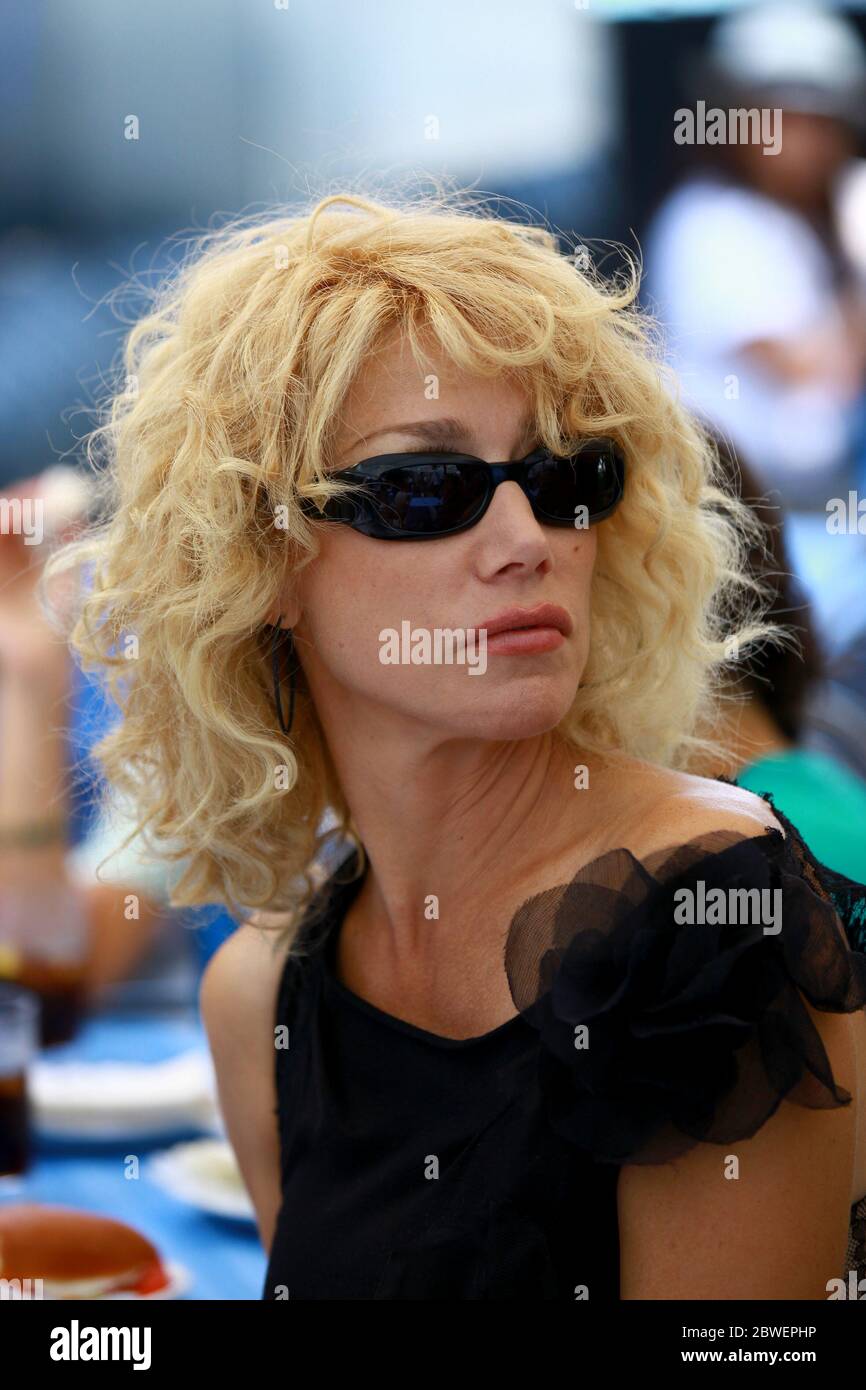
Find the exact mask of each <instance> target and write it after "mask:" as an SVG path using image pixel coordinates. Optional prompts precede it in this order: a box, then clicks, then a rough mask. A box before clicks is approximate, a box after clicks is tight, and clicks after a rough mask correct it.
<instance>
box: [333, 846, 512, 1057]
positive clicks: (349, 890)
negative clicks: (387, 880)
mask: <svg viewBox="0 0 866 1390" xmlns="http://www.w3.org/2000/svg"><path fill="white" fill-rule="evenodd" d="M349 859H355V860H356V859H357V851H353V852H352V854H351V855H350V856H349ZM345 862H346V863H348V862H349V861H348V860H347V861H345ZM342 867H343V866H341V870H342ZM366 875H367V869H366V866H365V870H364V873H363V874H361V875H359V876H358V877H357V878H353V879H351V880H350V881H349V882H337V883H336V884H335V885H334V888H333V891H332V894H331V896H330V899H329V902H328V906H327V909H326V912H325V924H324V937H323V942H322V948H321V953H320V959H321V964H322V976H323V979H324V983H325V989H326V991H327V993H328V994H329V995H330V997H331V998H332V999H336V1000H341V1001H342V1002H343V1003H344V1004H347V1005H349V1006H350V1007H352V1008H353V1009H356V1010H358V1011H360V1012H362V1013H364V1014H366V1015H367V1017H368V1018H371V1019H374V1020H376V1021H377V1022H378V1023H380V1024H382V1025H383V1027H386V1028H390V1029H392V1030H394V1031H395V1032H398V1033H403V1034H405V1035H406V1036H408V1037H411V1038H415V1039H417V1040H418V1041H419V1042H423V1043H427V1044H429V1046H431V1047H440V1048H444V1049H447V1050H452V1051H457V1050H463V1049H467V1048H475V1047H481V1045H482V1044H488V1045H495V1044H496V1043H497V1042H498V1041H499V1040H500V1039H505V1038H508V1037H510V1036H511V1034H512V1033H517V1032H519V1031H521V1030H524V1031H526V1032H527V1035H529V1033H530V1031H531V1030H530V1029H529V1026H528V1025H527V1023H526V1021H525V1019H524V1018H523V1016H522V1014H521V1013H520V1012H519V1011H518V1012H516V1013H514V1014H512V1016H511V1018H507V1019H506V1020H505V1022H504V1023H500V1024H499V1025H498V1026H497V1027H496V1028H491V1029H490V1030H489V1031H488V1032H486V1033H478V1034H476V1035H475V1036H474V1037H470V1038H449V1037H446V1036H445V1035H444V1034H443V1033H433V1032H431V1031H430V1029H428V1028H420V1027H419V1026H418V1025H417V1024H415V1023H410V1022H409V1021H408V1019H404V1018H398V1017H397V1015H396V1014H390V1013H387V1012H386V1011H385V1010H384V1009H380V1008H379V1007H378V1005H376V1004H372V1003H371V1002H370V1000H369V999H363V998H362V997H361V995H360V994H356V993H355V992H354V990H351V989H349V987H348V985H345V984H343V982H342V980H340V979H339V978H338V976H337V971H336V961H337V944H338V942H339V938H340V932H341V931H342V927H343V922H344V920H345V917H346V914H347V912H348V910H349V908H350V906H351V904H352V902H353V901H354V899H355V897H356V896H357V894H358V892H359V891H360V888H361V885H362V884H363V882H364V880H365V878H366Z"/></svg>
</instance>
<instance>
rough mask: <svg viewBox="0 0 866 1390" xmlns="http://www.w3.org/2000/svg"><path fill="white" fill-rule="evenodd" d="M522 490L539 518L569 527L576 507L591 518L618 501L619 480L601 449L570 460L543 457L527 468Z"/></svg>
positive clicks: (578, 455) (605, 450)
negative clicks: (524, 487)
mask: <svg viewBox="0 0 866 1390" xmlns="http://www.w3.org/2000/svg"><path fill="white" fill-rule="evenodd" d="M526 486H527V490H528V492H529V495H530V497H531V498H532V502H533V506H534V507H535V508H536V510H537V511H538V513H539V514H540V515H543V516H547V517H551V518H552V519H554V520H556V521H568V522H571V523H572V524H573V523H574V519H575V514H576V512H577V509H578V507H585V508H586V510H587V512H588V514H589V516H590V517H593V516H596V515H597V514H598V513H600V512H606V511H608V510H609V509H610V508H611V507H612V506H613V505H614V503H615V502H616V501H617V498H618V497H619V479H618V477H617V473H616V469H615V468H614V465H613V460H612V458H611V455H610V453H609V451H608V450H607V449H605V448H600V449H587V450H582V451H581V452H580V453H577V454H573V455H572V456H571V458H556V457H554V455H552V454H545V455H544V456H543V457H542V458H540V459H538V460H537V461H536V462H533V463H529V464H528V465H527V469H526Z"/></svg>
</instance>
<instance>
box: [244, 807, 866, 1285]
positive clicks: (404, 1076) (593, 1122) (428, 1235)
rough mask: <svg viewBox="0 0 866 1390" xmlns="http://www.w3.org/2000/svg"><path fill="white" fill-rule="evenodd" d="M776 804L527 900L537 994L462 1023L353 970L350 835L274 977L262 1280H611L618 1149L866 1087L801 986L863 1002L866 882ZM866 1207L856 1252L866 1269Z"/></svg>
mask: <svg viewBox="0 0 866 1390" xmlns="http://www.w3.org/2000/svg"><path fill="white" fill-rule="evenodd" d="M766 799H767V800H771V798H770V797H769V796H768V797H767V798H766ZM773 809H774V811H775V814H776V816H777V817H778V819H779V821H780V823H781V824H782V825H783V826H784V829H785V831H786V835H785V836H782V835H781V834H780V832H779V831H778V830H775V829H768V830H766V831H763V832H761V833H759V834H757V835H754V836H746V835H743V834H741V833H739V832H733V831H713V832H711V833H709V834H702V835H700V836H698V837H696V838H695V839H693V840H690V841H689V842H687V843H685V844H682V845H678V846H674V847H672V848H669V849H666V850H663V851H660V852H658V853H656V854H653V855H650V856H648V857H647V858H645V859H643V860H637V859H636V858H635V857H634V856H633V855H632V854H631V853H630V852H629V851H628V850H625V849H616V850H612V851H610V852H609V853H607V854H605V855H603V856H601V857H600V858H599V859H596V860H595V861H593V863H591V864H589V865H587V866H586V867H585V868H583V869H582V870H580V872H578V873H577V874H576V875H575V877H574V878H573V879H572V880H571V882H570V883H568V884H563V885H560V886H559V887H557V888H554V889H551V890H549V891H547V892H544V893H540V894H538V895H536V896H535V897H533V898H531V899H529V900H528V902H526V903H524V904H523V906H522V907H521V908H520V909H519V911H518V912H517V913H516V914H515V916H514V918H513V920H512V923H511V925H510V928H509V931H508V936H507V941H506V946H505V968H506V971H507V975H508V980H509V984H510V987H511V992H512V996H513V998H514V1002H515V1006H516V1008H517V1009H518V1013H517V1014H516V1015H515V1016H514V1017H513V1018H512V1019H510V1020H509V1021H507V1022H506V1023H504V1024H503V1025H502V1026H500V1027H499V1028H495V1029H493V1030H492V1031H491V1032H489V1033H485V1034H483V1035H481V1036H479V1037H473V1038H467V1039H460V1040H455V1039H449V1038H444V1037H440V1036H439V1035H438V1034H435V1033H431V1032H428V1031H426V1030H425V1029H423V1028H418V1027H416V1026H414V1025H413V1024H410V1023H407V1022H404V1021H402V1020H400V1019H398V1018H396V1017H393V1016H392V1015H390V1014H387V1013H384V1012H383V1011H382V1010H381V1009H378V1008H377V1007H375V1006H374V1005H373V1004H370V1003H368V1002H367V1001H365V1000H363V999H361V998H360V997H359V996H357V995H355V994H354V993H352V992H351V991H350V990H349V989H347V988H346V987H345V986H344V985H343V984H342V983H341V982H340V981H339V980H338V979H337V978H336V975H335V970H334V961H335V949H336V941H337V936H338V933H339V929H340V925H341V923H342V920H343V918H344V916H345V913H346V910H347V908H348V906H349V904H350V902H351V900H352V898H353V897H354V895H355V894H356V893H357V891H358V889H359V888H360V885H361V882H362V881H363V879H362V878H360V877H356V878H354V879H352V878H351V875H352V874H353V873H355V872H356V870H357V855H356V854H355V853H353V854H351V855H350V856H349V859H348V860H347V861H346V863H345V865H344V866H341V868H340V870H338V872H337V873H336V874H334V875H333V876H332V877H331V879H330V880H329V881H328V883H327V884H326V885H325V887H324V889H323V890H322V892H321V894H320V896H319V899H317V904H316V908H317V909H318V910H317V911H311V913H310V914H309V916H308V919H306V922H305V924H303V925H302V927H301V930H300V933H299V937H298V942H297V944H296V947H295V948H294V950H293V953H292V954H291V955H290V956H289V957H288V958H287V962H286V966H285V969H284V972H283V975H282V979H281V982H280V988H279V994H278V1001H277V1012H276V1023H277V1025H278V1027H280V1026H282V1027H283V1030H284V1033H285V1030H286V1029H287V1030H288V1034H287V1036H288V1046H280V1045H279V1042H280V1041H281V1040H284V1033H283V1034H280V1035H278V1046H277V1053H276V1059H277V1060H276V1082H277V1096H278V1106H277V1117H278V1122H279V1131H280V1144H281V1163H280V1166H281V1185H282V1196H283V1200H282V1206H281V1209H280V1212H279V1216H278V1220H277V1224H276V1229H275V1233H274V1238H273V1243H272V1247H271V1251H270V1258H269V1263H268V1269H267V1273H266V1276H265V1285H264V1290H263V1294H262V1297H263V1298H265V1299H280V1298H291V1299H406V1298H412V1299H452V1300H465V1299H510V1298H520V1299H526V1298H531V1299H567V1300H569V1301H575V1300H581V1299H585V1298H588V1299H590V1300H591V1301H592V1302H593V1303H598V1302H608V1303H609V1302H612V1301H615V1300H617V1299H618V1298H619V1230H618V1217H617V1200H616V1195H617V1182H618V1177H619V1171H620V1167H621V1165H622V1164H623V1163H625V1162H628V1163H659V1162H664V1161H666V1160H667V1159H669V1158H671V1157H673V1156H676V1155H677V1154H681V1153H683V1152H685V1151H686V1150H687V1149H689V1148H691V1147H692V1146H693V1145H694V1144H695V1143H697V1142H698V1141H699V1140H705V1141H707V1142H713V1143H719V1144H725V1145H731V1144H733V1143H736V1141H737V1140H741V1139H745V1138H748V1137H749V1136H750V1135H752V1134H754V1133H755V1132H756V1130H757V1129H758V1128H759V1127H760V1126H761V1125H762V1124H763V1123H764V1121H765V1120H766V1119H767V1118H769V1116H770V1115H771V1114H772V1113H773V1111H774V1110H775V1109H776V1108H777V1107H778V1105H779V1104H780V1103H782V1101H783V1099H784V1100H786V1101H788V1102H791V1103H795V1104H798V1105H806V1106H810V1107H836V1106H839V1105H843V1104H846V1103H850V1096H849V1094H848V1092H846V1091H845V1090H844V1089H843V1088H841V1087H839V1086H837V1085H836V1083H835V1081H834V1078H833V1076H832V1073H831V1069H830V1065H829V1060H828V1058H827V1055H826V1052H825V1050H824V1048H823V1046H822V1044H821V1040H820V1037H819V1035H818V1033H817V1031H816V1030H815V1028H814V1027H813V1025H812V1022H811V1020H810V1018H809V1015H808V1013H807V1011H806V1009H805V1008H804V1006H803V1003H802V998H801V995H804V996H805V997H806V998H807V999H808V1000H809V1002H810V1003H811V1004H812V1005H813V1007H816V1008H818V1009H824V1010H832V1011H834V1012H851V1011H852V1010H854V1009H858V1008H862V1007H864V1005H866V955H864V954H863V952H864V948H866V886H864V885H862V884H857V883H854V882H852V881H851V880H849V879H846V878H844V877H842V876H841V875H838V874H835V873H833V872H832V871H830V870H829V869H827V868H826V867H825V866H823V865H820V864H819V863H817V861H816V860H815V859H814V857H813V856H812V855H811V854H810V852H809V850H808V849H807V848H806V846H805V845H804V844H803V841H802V839H801V838H800V836H799V835H798V833H797V831H796V829H795V828H794V827H793V826H792V825H791V823H790V821H788V820H787V819H786V818H785V817H784V816H783V815H782V813H781V812H780V811H779V810H778V809H777V808H775V807H774V808H773ZM684 890H685V891H684ZM713 890H721V892H718V891H715V892H714V891H713ZM749 890H753V891H752V892H751V896H749ZM754 890H758V896H756V895H755V892H754ZM762 894H763V896H761V895H762ZM690 913H691V915H692V916H693V918H694V921H691V922H690V921H689V914H690ZM714 919H715V920H714ZM719 919H721V920H719ZM307 923H312V924H313V925H310V926H308V925H307ZM779 928H781V929H779ZM299 948H300V954H296V952H297V951H298V950H299ZM864 1215H866V1203H860V1204H859V1207H857V1208H852V1224H851V1239H850V1241H849V1247H848V1260H847V1264H846V1269H847V1268H849V1267H852V1268H855V1269H857V1270H858V1274H859V1275H860V1277H862V1276H863V1274H864V1273H866V1268H863V1265H864V1264H866V1240H864V1238H866V1224H864V1221H863V1217H864ZM843 1272H844V1271H842V1270H840V1272H839V1273H840V1276H841V1275H842V1274H843Z"/></svg>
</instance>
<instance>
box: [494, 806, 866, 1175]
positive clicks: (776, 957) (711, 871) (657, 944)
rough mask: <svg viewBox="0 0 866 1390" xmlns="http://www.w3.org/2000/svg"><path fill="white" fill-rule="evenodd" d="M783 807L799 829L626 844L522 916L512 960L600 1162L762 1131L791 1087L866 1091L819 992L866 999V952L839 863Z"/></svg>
mask: <svg viewBox="0 0 866 1390" xmlns="http://www.w3.org/2000/svg"><path fill="white" fill-rule="evenodd" d="M774 811H775V814H776V816H777V818H778V819H779V822H780V824H782V825H783V827H784V828H785V831H786V833H785V834H784V835H783V833H782V831H780V830H778V829H776V828H775V827H769V828H767V829H765V830H764V831H762V832H761V833H759V834H757V835H755V836H746V835H744V834H742V833H741V832H739V831H733V830H716V831H712V832H710V833H707V834H702V835H699V836H697V837H696V838H694V839H692V840H689V841H688V842H687V843H685V844H682V845H678V846H673V847H670V848H667V849H664V850H660V851H658V852H656V853H654V854H652V855H650V856H648V857H646V858H645V859H644V860H638V859H637V858H636V857H635V856H634V855H633V854H632V853H631V852H630V851H629V850H627V849H614V850H611V851H610V852H608V853H606V854H604V855H602V856H601V857H600V858H598V859H596V860H594V861H593V862H592V863H591V864H589V865H587V866H585V867H584V868H583V869H581V870H580V871H579V872H578V873H577V874H575V876H574V878H573V879H572V880H571V882H570V883H568V884H565V885H559V886H558V887H556V888H553V889H550V890H548V891H546V892H544V893H540V894H537V895H536V896H535V897H533V898H530V899H529V900H528V901H527V902H526V903H524V904H523V905H522V907H521V908H520V909H519V910H518V912H517V913H516V914H515V916H514V918H513V920H512V922H511V925H510V927H509V932H508V938H507V941H506V947H505V969H506V973H507V975H508V981H509V985H510V989H511V994H512V997H513V999H514V1002H515V1005H516V1007H517V1008H518V1009H519V1010H520V1012H521V1014H522V1015H523V1016H524V1017H525V1018H526V1020H527V1022H529V1023H530V1024H531V1025H532V1027H533V1028H535V1029H537V1031H538V1033H539V1035H540V1043H541V1046H540V1047H539V1049H538V1069H537V1073H536V1081H537V1085H538V1087H539V1088H540V1091H541V1096H542V1101H543V1104H544V1106H545V1108H546V1112H547V1116H548V1119H549V1121H550V1123H551V1125H552V1127H553V1128H554V1130H555V1131H556V1132H557V1133H558V1134H559V1135H561V1136H562V1137H563V1138H565V1139H566V1140H568V1141H569V1142H570V1143H571V1144H573V1145H576V1146H577V1147H578V1148H580V1149H582V1150H584V1151H586V1152H587V1153H588V1154H590V1155H591V1156H592V1157H593V1158H594V1159H596V1160H598V1161H600V1162H606V1163H626V1162H628V1163H663V1162H667V1161H668V1160H669V1159H671V1158H675V1157H677V1156H678V1155H680V1154H682V1153H684V1152H686V1151H687V1150H688V1149H690V1148H692V1147H693V1146H694V1145H695V1144H696V1143H698V1142H699V1141H707V1142H711V1143H716V1144H731V1143H735V1142H736V1141H737V1140H741V1139H747V1138H749V1137H750V1136H751V1135H753V1134H755V1133H756V1131H757V1130H758V1129H759V1128H760V1127H761V1125H762V1124H764V1122H765V1121H766V1120H767V1119H769V1117H770V1116H771V1115H772V1114H773V1112H774V1111H775V1110H776V1109H777V1108H778V1106H779V1105H780V1103H781V1102H782V1100H783V1099H785V1100H788V1101H793V1102H794V1103H796V1104H798V1105H805V1106H809V1107H812V1108H835V1107H838V1106H840V1105H847V1104H849V1103H850V1101H851V1096H850V1095H849V1093H848V1092H847V1091H846V1090H845V1089H844V1088H843V1087H840V1086H837V1084H836V1082H835V1080H834V1078H833V1075H832V1071H831V1067H830V1062H829V1058H828V1057H827V1053H826V1051H825V1049H824V1046H823V1044H822V1042H821V1038H820V1035H819V1033H818V1031H817V1029H816V1028H815V1026H814V1024H813V1023H812V1020H811V1018H810V1016H809V1013H808V1011H807V1009H806V1007H805V1005H804V1003H803V998H802V996H805V998H806V999H807V1000H808V1001H809V1003H810V1004H811V1005H812V1006H813V1008H816V1009H818V1010H827V1011H832V1012H837V1013H839V1012H841V1013H851V1012H852V1011H853V1010H855V1009H859V1008H862V1007H864V1005H866V956H864V955H863V954H861V953H860V952H858V951H856V950H854V949H852V945H851V941H850V932H849V930H848V927H847V926H846V924H845V922H844V921H843V920H842V918H841V917H840V915H839V912H838V911H837V907H836V905H835V902H834V899H833V897H832V894H831V892H830V885H829V881H828V879H827V878H826V877H825V875H826V874H827V873H828V872H829V871H827V870H825V868H824V866H822V865H820V864H818V862H817V861H816V860H815V859H814V857H813V856H812V855H811V854H810V853H809V851H808V849H807V848H806V846H805V845H804V844H803V841H802V839H801V838H800V836H799V835H798V834H797V832H796V830H795V829H794V827H793V826H791V825H790V822H788V821H787V820H786V818H785V817H784V816H783V815H782V814H781V813H780V812H779V811H778V810H776V808H774ZM837 877H838V876H837ZM843 884H850V885H851V888H852V890H853V889H859V895H860V896H861V897H866V886H864V885H862V884H860V885H856V884H854V883H853V881H852V880H843ZM684 890H685V891H684ZM714 890H721V892H718V891H714ZM754 890H758V891H757V893H755V891H754ZM690 915H691V916H692V918H693V919H694V920H692V921H691V922H690V921H689V917H690Z"/></svg>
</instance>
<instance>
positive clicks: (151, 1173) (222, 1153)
mask: <svg viewBox="0 0 866 1390" xmlns="http://www.w3.org/2000/svg"><path fill="white" fill-rule="evenodd" d="M145 1168H146V1172H147V1176H148V1177H149V1178H150V1179H151V1180H152V1181H153V1182H155V1183H157V1184H158V1185H159V1186H160V1187H162V1188H163V1189H164V1190H165V1191H167V1192H170V1193H171V1195H172V1196H173V1197H177V1198H178V1200H179V1201H181V1202H187V1203H188V1204H189V1205H190V1206H193V1207H198V1209H199V1210H200V1211H206V1212H208V1213H209V1214H211V1215H212V1216H225V1217H229V1218H230V1219H232V1220H234V1221H252V1222H253V1223H255V1220H256V1214H255V1209H254V1207H253V1204H252V1202H251V1201H250V1197H249V1193H248V1192H247V1190H246V1187H245V1186H244V1182H243V1178H242V1177H241V1174H240V1170H239V1168H238V1166H237V1161H236V1160H235V1156H234V1151H233V1149H232V1147H231V1145H230V1144H228V1143H227V1142H226V1141H225V1140H224V1139H196V1140H193V1141H192V1142H191V1143H187V1144H175V1145H173V1146H172V1148H170V1149H166V1150H165V1151H164V1152H162V1153H159V1154H153V1155H152V1156H151V1157H150V1158H149V1159H148V1160H147V1162H146V1164H145Z"/></svg>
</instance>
